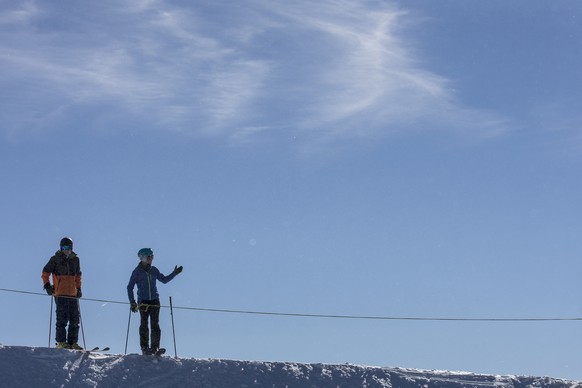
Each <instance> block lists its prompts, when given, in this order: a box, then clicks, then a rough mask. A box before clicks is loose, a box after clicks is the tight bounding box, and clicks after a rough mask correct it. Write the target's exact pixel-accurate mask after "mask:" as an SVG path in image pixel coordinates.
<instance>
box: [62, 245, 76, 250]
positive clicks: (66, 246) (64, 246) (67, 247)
mask: <svg viewBox="0 0 582 388" xmlns="http://www.w3.org/2000/svg"><path fill="white" fill-rule="evenodd" d="M72 250H73V247H72V246H70V245H63V246H62V247H61V251H72Z"/></svg>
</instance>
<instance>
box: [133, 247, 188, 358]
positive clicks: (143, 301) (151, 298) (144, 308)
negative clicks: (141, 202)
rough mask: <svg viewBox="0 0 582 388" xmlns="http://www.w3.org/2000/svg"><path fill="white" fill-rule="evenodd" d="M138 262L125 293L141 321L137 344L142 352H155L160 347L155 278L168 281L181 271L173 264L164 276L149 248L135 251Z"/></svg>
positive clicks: (158, 301)
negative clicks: (155, 264)
mask: <svg viewBox="0 0 582 388" xmlns="http://www.w3.org/2000/svg"><path fill="white" fill-rule="evenodd" d="M137 256H138V257H139V260H140V262H139V264H138V265H137V267H136V268H135V269H134V270H133V272H132V273H131V277H130V278H129V284H128V285H127V295H128V297H129V302H130V304H131V311H132V312H134V313H136V312H137V311H138V310H139V315H140V318H141V323H140V325H139V344H140V346H141V351H142V353H143V354H155V353H157V352H158V351H159V349H160V337H161V335H162V331H161V330H160V295H159V294H158V289H157V287H156V280H159V281H160V282H162V283H164V284H165V283H168V282H169V281H170V280H172V279H174V278H175V277H176V275H178V274H179V273H180V272H182V269H183V268H182V266H179V267H178V266H175V268H174V271H172V273H171V274H170V275H168V276H165V275H164V274H162V273H161V272H160V270H158V269H157V268H156V267H154V266H153V265H152V261H153V260H154V252H153V251H152V250H151V248H142V249H140V250H139V252H138V253H137ZM136 285H137V303H136V302H135V298H134V294H133V289H134V287H135V286H136ZM148 321H151V325H152V332H151V347H150V346H149V337H150V333H149V328H148Z"/></svg>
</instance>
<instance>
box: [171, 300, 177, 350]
mask: <svg viewBox="0 0 582 388" xmlns="http://www.w3.org/2000/svg"><path fill="white" fill-rule="evenodd" d="M170 315H171V316H172V334H173V336H174V355H175V356H176V358H178V352H177V351H176V330H174V308H173V306H172V297H171V296H170Z"/></svg>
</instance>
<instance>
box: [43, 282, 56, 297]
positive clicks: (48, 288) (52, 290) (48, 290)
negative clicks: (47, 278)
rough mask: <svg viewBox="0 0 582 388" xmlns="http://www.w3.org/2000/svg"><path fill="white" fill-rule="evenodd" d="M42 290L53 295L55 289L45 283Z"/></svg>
mask: <svg viewBox="0 0 582 388" xmlns="http://www.w3.org/2000/svg"><path fill="white" fill-rule="evenodd" d="M44 290H45V291H46V293H47V294H49V295H52V294H54V293H55V288H54V287H53V286H51V284H50V283H46V284H45V285H44Z"/></svg>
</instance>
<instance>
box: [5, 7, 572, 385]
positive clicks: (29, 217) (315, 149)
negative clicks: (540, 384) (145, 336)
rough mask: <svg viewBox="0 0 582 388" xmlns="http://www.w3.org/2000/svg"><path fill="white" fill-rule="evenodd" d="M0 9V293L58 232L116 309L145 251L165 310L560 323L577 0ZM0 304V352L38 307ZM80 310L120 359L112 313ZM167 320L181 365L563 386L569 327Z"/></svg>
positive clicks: (42, 341) (28, 337)
mask: <svg viewBox="0 0 582 388" xmlns="http://www.w3.org/2000/svg"><path fill="white" fill-rule="evenodd" d="M0 10H1V12H0V31H1V34H0V47H1V50H0V66H1V70H2V71H1V72H0V85H1V88H0V99H1V101H2V104H0V123H1V125H0V165H1V166H2V167H1V168H0V178H1V180H2V183H3V184H2V186H1V188H0V193H1V199H2V201H1V202H0V210H1V213H2V215H3V216H2V217H1V218H0V235H1V236H2V241H3V243H4V244H3V246H4V256H5V259H4V260H5V263H6V267H7V268H9V270H8V271H6V276H5V277H4V278H3V279H4V280H3V281H2V284H1V285H0V287H1V288H9V289H16V290H26V291H35V292H36V291H42V288H41V287H42V284H41V280H40V272H41V269H42V267H43V266H44V264H45V263H46V261H47V260H48V258H49V257H50V256H51V255H52V254H53V253H54V251H55V250H56V249H57V248H58V242H59V240H60V239H61V237H63V236H65V235H67V236H71V237H72V238H73V239H74V240H75V244H76V245H75V250H76V251H77V253H78V254H79V256H80V257H81V263H82V268H83V272H84V286H83V288H84V296H85V297H86V298H94V299H104V300H114V301H124V300H125V299H126V295H125V286H126V284H127V281H128V279H129V275H130V273H131V271H132V269H133V268H134V267H135V265H136V264H137V256H136V252H137V251H138V250H139V249H140V248H142V247H151V248H152V249H153V250H154V252H155V253H156V258H155V260H154V264H155V265H157V266H158V268H160V270H161V271H162V272H164V273H169V272H170V271H171V270H172V269H173V268H174V265H175V264H181V265H183V266H184V268H185V269H184V272H183V274H182V275H180V276H179V277H178V278H176V279H175V280H174V281H173V282H171V283H169V284H167V285H161V286H160V291H161V296H162V302H163V303H166V304H167V298H168V296H172V297H173V300H174V304H175V305H178V306H187V307H202V308H217V309H237V310H253V311H257V310H258V311H280V312H292V313H311V314H346V315H375V316H402V317H405V316H418V317H425V316H430V317H435V316H436V317H467V318H480V317H488V318H489V317H495V318H513V317H534V318H535V317H550V318H563V317H567V318H570V317H582V283H581V282H580V276H581V274H582V263H581V260H580V257H581V255H582V249H581V247H580V238H579V236H580V232H581V227H582V221H580V216H579V215H580V214H581V212H582V205H580V200H579V199H580V197H581V194H582V185H581V183H580V179H579V178H578V177H579V174H580V168H581V167H582V133H581V131H580V128H581V125H582V114H581V113H580V112H582V110H581V109H580V108H582V106H581V105H582V103H581V101H582V87H581V86H582V85H581V84H582V74H581V70H580V69H582V66H581V65H582V48H581V46H580V44H579V41H580V38H581V37H582V24H580V17H582V4H579V3H577V2H570V1H554V2H546V1H531V0H527V1H526V0H518V1H514V2H511V3H509V4H508V3H507V2H505V1H488V2H482V1H439V2H428V1H348V0H344V1H341V0H338V1H319V2H309V1H293V2H276V1H236V2H233V1H212V2H210V1H208V2H197V3H196V5H193V4H191V3H190V2H183V1H166V2H162V1H155V0H151V1H139V2H132V3H131V4H130V3H126V4H120V3H119V2H111V1H103V2H99V3H98V4H97V3H95V4H88V3H80V2H75V1H62V2H58V3H50V4H48V3H46V2H40V1H22V2H17V3H14V2H9V1H1V2H0ZM1 297H2V301H3V303H4V305H5V308H6V309H8V311H10V310H12V311H14V314H13V315H12V316H11V317H10V319H9V320H3V322H2V323H0V327H1V328H2V330H0V332H1V333H2V335H1V336H0V342H1V343H5V344H17V345H31V346H45V345H46V344H47V341H48V338H47V334H48V318H49V316H48V315H49V314H48V312H49V299H48V298H42V297H39V296H27V295H24V296H23V295H19V294H11V293H2V296H1ZM23 306H25V308H23ZM82 309H83V318H84V328H85V332H86V337H87V342H88V343H90V344H91V345H93V344H95V345H105V344H107V345H110V346H111V347H112V348H113V351H117V352H121V351H123V347H124V344H125V342H124V341H125V334H126V328H127V319H128V314H127V308H126V306H123V305H116V304H113V303H98V302H91V301H85V302H83V303H82ZM132 320H133V321H132V326H131V328H132V329H131V330H132V332H131V333H130V351H132V352H135V351H137V348H138V341H137V316H135V315H134V316H133V317H132ZM175 320H176V322H175V323H176V333H177V336H178V339H179V346H178V353H179V354H180V355H182V356H188V357H203V358H206V357H220V358H235V359H249V360H279V361H302V362H323V363H335V362H342V363H343V362H351V363H359V364H367V365H386V366H402V367H410V368H424V369H450V370H468V371H473V372H483V373H498V374H531V375H552V376H556V377H563V378H576V379H582V375H581V374H580V367H579V366H580V365H581V363H582V356H580V352H579V349H580V347H581V346H582V335H581V333H582V331H581V323H580V322H545V323H523V322H512V323H491V322H488V323H487V322H485V323H484V322H470V323H468V322H408V321H388V322H386V321H363V320H362V321H360V320H354V321H346V320H334V319H313V318H289V317H265V316H252V315H236V314H221V313H203V312H195V311H189V310H180V311H177V312H175ZM162 330H163V339H162V342H164V344H165V345H166V346H167V347H168V348H171V347H172V344H171V323H170V321H169V314H165V315H164V314H163V317H162Z"/></svg>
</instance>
